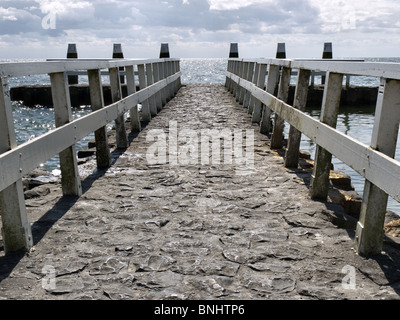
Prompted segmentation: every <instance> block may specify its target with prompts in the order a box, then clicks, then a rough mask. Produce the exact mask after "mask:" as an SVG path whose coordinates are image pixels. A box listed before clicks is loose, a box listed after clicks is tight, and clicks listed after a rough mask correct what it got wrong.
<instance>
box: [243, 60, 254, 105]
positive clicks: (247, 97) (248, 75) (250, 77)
mask: <svg viewBox="0 0 400 320" xmlns="http://www.w3.org/2000/svg"><path fill="white" fill-rule="evenodd" d="M254 67H255V63H254V62H249V66H248V69H247V73H246V74H245V76H246V77H245V79H246V80H247V81H254V80H253V76H254V72H255V71H254ZM250 97H251V93H250V91H249V90H245V92H244V97H243V107H245V108H249V103H250Z"/></svg>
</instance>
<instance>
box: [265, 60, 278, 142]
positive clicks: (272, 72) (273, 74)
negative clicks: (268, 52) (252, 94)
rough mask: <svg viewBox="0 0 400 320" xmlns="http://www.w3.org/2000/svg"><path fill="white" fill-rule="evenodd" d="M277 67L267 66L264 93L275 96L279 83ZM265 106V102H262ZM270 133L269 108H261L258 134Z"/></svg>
mask: <svg viewBox="0 0 400 320" xmlns="http://www.w3.org/2000/svg"><path fill="white" fill-rule="evenodd" d="M278 71H279V67H278V66H277V65H273V64H271V65H269V70H268V77H267V88H266V92H268V93H270V94H271V95H274V94H275V89H276V86H277V85H278V81H279V72H278ZM264 104H265V102H264ZM270 131H271V108H269V107H268V106H265V107H263V110H262V113H261V122H260V132H261V133H265V134H268V133H269V132H270Z"/></svg>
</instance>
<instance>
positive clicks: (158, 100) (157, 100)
mask: <svg viewBox="0 0 400 320" xmlns="http://www.w3.org/2000/svg"><path fill="white" fill-rule="evenodd" d="M158 65H159V62H157V63H153V78H154V82H155V83H156V82H158V81H160V80H161V79H160V71H159V70H160V68H159V66H158ZM154 99H155V104H156V108H157V112H160V111H161V110H162V100H161V92H160V91H158V92H157V93H156V94H155V96H154Z"/></svg>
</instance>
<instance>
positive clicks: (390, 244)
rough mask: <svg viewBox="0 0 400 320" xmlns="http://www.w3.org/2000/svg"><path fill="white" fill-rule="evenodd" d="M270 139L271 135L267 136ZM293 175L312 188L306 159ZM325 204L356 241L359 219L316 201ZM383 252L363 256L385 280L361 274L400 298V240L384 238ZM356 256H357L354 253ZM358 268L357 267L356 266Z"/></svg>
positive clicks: (336, 222) (360, 269) (361, 270)
mask: <svg viewBox="0 0 400 320" xmlns="http://www.w3.org/2000/svg"><path fill="white" fill-rule="evenodd" d="M267 136H268V137H270V134H268V135H267ZM275 151H276V152H277V153H278V154H279V155H280V156H281V157H284V156H285V151H284V149H279V150H275ZM291 172H292V173H294V174H296V175H297V176H298V177H299V178H300V179H302V180H303V182H304V184H305V186H306V187H307V188H308V189H309V188H310V178H311V173H312V167H311V166H309V165H308V164H307V162H306V161H304V159H300V161H299V167H298V169H293V170H291ZM316 201H319V202H321V203H322V204H324V206H325V207H326V209H327V210H329V211H331V212H333V213H334V216H332V217H330V222H331V223H333V224H334V225H336V226H337V227H338V228H341V229H343V230H345V231H346V232H347V234H348V236H349V238H350V239H352V240H353V241H355V236H356V230H355V228H356V223H357V219H355V218H354V217H352V216H350V215H348V214H346V213H345V212H344V209H343V207H342V206H341V205H340V204H336V203H331V202H328V201H324V200H316ZM383 252H384V253H381V254H377V255H369V256H363V258H364V259H366V260H372V261H375V262H376V263H377V264H378V265H379V267H380V269H381V270H382V272H383V274H384V275H385V277H386V280H385V279H374V275H372V274H370V273H369V271H368V270H367V269H364V268H363V267H358V271H357V272H359V274H362V275H363V276H365V277H368V278H370V279H371V281H372V282H375V283H376V284H380V285H381V286H382V287H385V286H389V287H391V288H392V289H393V290H394V291H395V292H396V294H398V295H399V296H400V240H398V241H396V239H394V238H391V237H388V236H387V235H385V236H384V242H383ZM354 254H357V253H356V252H354ZM354 267H356V268H357V266H354Z"/></svg>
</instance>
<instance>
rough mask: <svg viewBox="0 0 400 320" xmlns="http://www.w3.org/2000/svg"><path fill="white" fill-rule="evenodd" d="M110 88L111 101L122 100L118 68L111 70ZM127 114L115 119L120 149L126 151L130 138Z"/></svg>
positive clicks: (117, 141)
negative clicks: (127, 129) (127, 130)
mask: <svg viewBox="0 0 400 320" xmlns="http://www.w3.org/2000/svg"><path fill="white" fill-rule="evenodd" d="M109 73H110V87H111V101H112V102H117V101H119V100H121V98H122V91H121V83H120V75H119V70H118V68H110V69H109ZM124 115H125V113H124V112H122V113H121V114H119V115H118V116H117V118H116V119H115V135H116V143H117V148H118V149H125V148H127V147H128V144H129V143H128V136H127V133H126V129H125V119H124Z"/></svg>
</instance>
